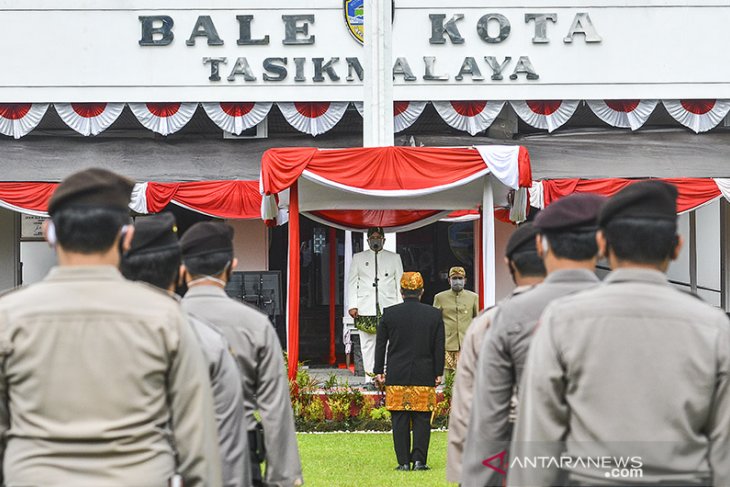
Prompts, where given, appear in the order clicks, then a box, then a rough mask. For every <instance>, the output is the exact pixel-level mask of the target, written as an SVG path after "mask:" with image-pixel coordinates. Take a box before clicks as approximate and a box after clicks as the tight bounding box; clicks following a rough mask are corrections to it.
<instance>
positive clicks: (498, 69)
mask: <svg viewBox="0 0 730 487" xmlns="http://www.w3.org/2000/svg"><path fill="white" fill-rule="evenodd" d="M484 60H485V61H486V62H487V64H488V65H489V67H490V68H492V78H491V79H492V81H501V80H503V79H504V78H503V77H502V71H503V70H504V68H505V66H507V64H509V62H510V61H511V60H512V57H511V56H506V57H505V58H504V61H502V64H500V63H498V62H497V58H496V57H494V56H484Z"/></svg>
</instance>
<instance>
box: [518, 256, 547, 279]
mask: <svg viewBox="0 0 730 487" xmlns="http://www.w3.org/2000/svg"><path fill="white" fill-rule="evenodd" d="M509 260H510V262H512V265H513V266H514V267H515V269H517V271H519V273H520V274H522V276H524V277H545V274H546V273H547V271H546V270H545V263H544V262H543V260H542V259H541V258H540V256H539V255H538V254H537V251H536V250H527V251H524V252H515V253H514V254H512V257H510V258H509Z"/></svg>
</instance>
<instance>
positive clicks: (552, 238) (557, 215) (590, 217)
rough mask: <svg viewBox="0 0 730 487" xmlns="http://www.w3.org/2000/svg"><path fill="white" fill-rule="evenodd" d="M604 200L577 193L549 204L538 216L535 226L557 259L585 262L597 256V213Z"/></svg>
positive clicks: (593, 195) (591, 195) (595, 196)
mask: <svg viewBox="0 0 730 487" xmlns="http://www.w3.org/2000/svg"><path fill="white" fill-rule="evenodd" d="M605 202H606V198H604V197H602V196H598V195H595V194H588V193H578V194H572V195H570V196H566V197H565V198H562V199H560V200H558V201H556V202H555V203H553V204H551V205H550V206H548V207H547V208H545V209H544V210H543V211H541V212H540V214H539V215H537V218H535V221H534V225H535V228H536V229H537V231H538V232H539V233H540V235H542V236H543V237H544V238H545V239H546V240H547V243H548V244H549V246H550V249H551V250H552V252H553V254H554V255H555V256H556V257H558V258H560V259H568V260H575V261H585V260H590V259H593V258H594V257H596V254H597V253H598V244H597V243H596V230H597V229H598V225H597V221H598V214H599V212H600V210H601V208H602V207H603V205H604V204H605Z"/></svg>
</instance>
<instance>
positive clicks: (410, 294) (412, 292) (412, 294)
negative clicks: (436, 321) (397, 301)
mask: <svg viewBox="0 0 730 487" xmlns="http://www.w3.org/2000/svg"><path fill="white" fill-rule="evenodd" d="M421 291H423V289H403V288H400V292H401V294H402V295H403V297H404V298H420V297H421Z"/></svg>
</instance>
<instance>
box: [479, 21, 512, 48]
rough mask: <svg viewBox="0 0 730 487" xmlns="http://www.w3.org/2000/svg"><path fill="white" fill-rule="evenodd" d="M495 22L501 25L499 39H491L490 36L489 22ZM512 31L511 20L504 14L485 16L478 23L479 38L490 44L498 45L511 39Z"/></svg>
mask: <svg viewBox="0 0 730 487" xmlns="http://www.w3.org/2000/svg"><path fill="white" fill-rule="evenodd" d="M493 20H496V21H497V23H498V24H499V35H498V36H497V37H491V36H490V35H489V22H491V21H493ZM510 30H512V26H511V25H510V23H509V20H507V17H505V16H504V15H502V14H487V15H484V16H483V17H482V18H481V19H479V22H478V23H477V34H479V37H481V38H482V39H483V40H484V41H485V42H488V43H490V44H497V43H499V42H502V41H503V40H505V39H507V38H508V37H509V33H510Z"/></svg>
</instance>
